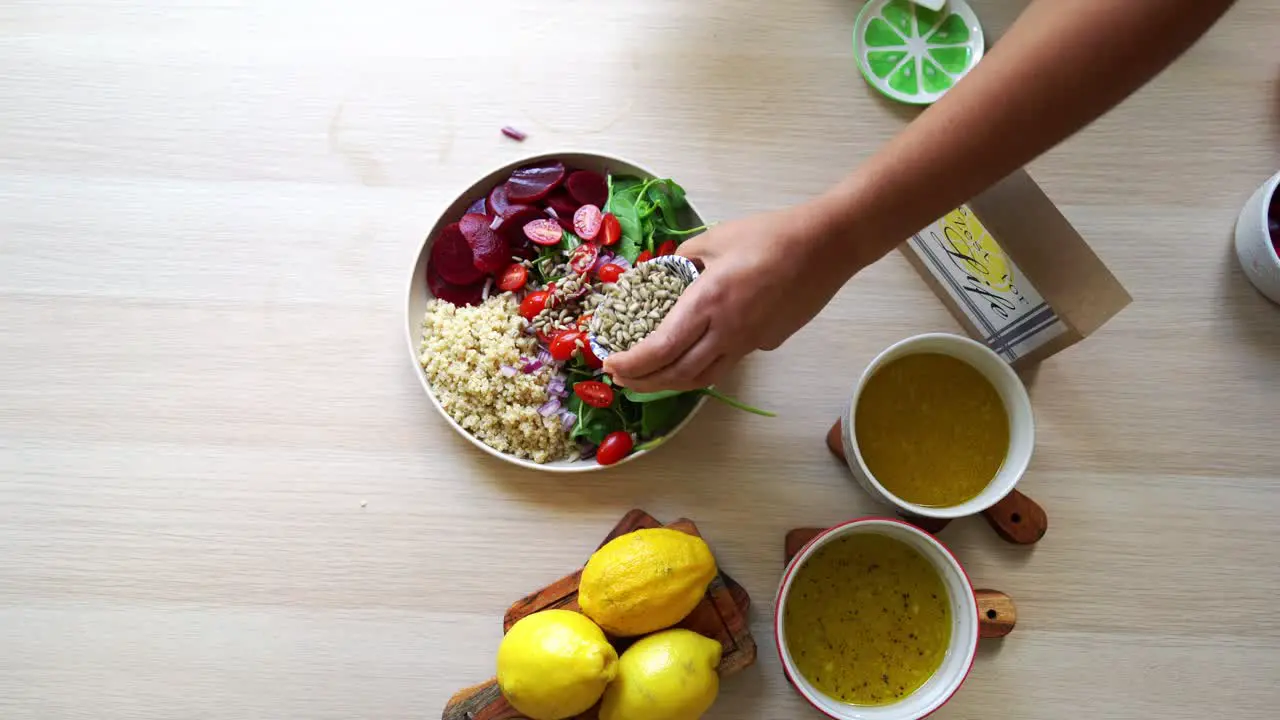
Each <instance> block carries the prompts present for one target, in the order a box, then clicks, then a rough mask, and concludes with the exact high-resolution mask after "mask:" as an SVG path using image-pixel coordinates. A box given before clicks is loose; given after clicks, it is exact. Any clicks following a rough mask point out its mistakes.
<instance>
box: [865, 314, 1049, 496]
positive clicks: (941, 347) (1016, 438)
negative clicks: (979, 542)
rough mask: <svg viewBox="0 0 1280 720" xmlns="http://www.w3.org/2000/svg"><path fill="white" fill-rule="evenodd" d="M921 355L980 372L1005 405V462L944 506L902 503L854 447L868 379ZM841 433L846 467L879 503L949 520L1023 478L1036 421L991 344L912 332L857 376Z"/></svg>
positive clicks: (1021, 389) (1024, 391)
mask: <svg viewBox="0 0 1280 720" xmlns="http://www.w3.org/2000/svg"><path fill="white" fill-rule="evenodd" d="M921 353H940V354H943V355H950V356H952V357H954V358H956V359H958V360H963V361H964V362H966V363H968V364H969V365H970V366H971V367H973V368H974V369H975V370H977V371H978V372H980V373H982V375H983V376H984V377H986V378H987V380H990V381H991V384H992V385H993V386H995V389H996V392H997V393H999V394H1000V400H1001V402H1003V403H1004V409H1005V412H1006V413H1007V414H1008V416H1009V452H1008V454H1007V455H1006V456H1005V460H1004V463H1003V464H1002V465H1001V466H1000V470H999V472H997V473H996V476H995V477H994V478H992V480H991V482H989V483H987V486H986V487H985V488H983V490H982V492H980V493H978V495H977V496H976V497H973V498H971V499H969V500H967V501H965V502H962V503H960V504H959V505H950V506H947V507H929V506H926V505H916V504H915V503H910V502H907V501H906V500H903V499H902V498H900V497H898V496H897V495H894V494H893V493H891V492H889V491H888V490H886V489H885V487H884V486H883V485H881V484H880V482H879V481H877V480H876V479H875V476H873V475H872V474H871V470H870V469H868V468H867V464H866V462H865V461H864V460H863V458H862V450H861V448H859V447H858V441H857V437H858V433H857V428H856V427H855V424H854V423H855V421H856V419H857V407H858V398H859V397H861V395H862V389H863V388H864V387H866V385H867V381H868V380H870V379H871V376H872V375H874V374H875V373H876V371H877V370H879V369H880V368H882V367H884V366H885V365H886V364H888V363H890V362H892V361H894V360H897V359H898V358H900V357H903V356H906V355H916V354H921ZM840 425H841V432H842V433H843V434H844V437H843V438H842V440H843V442H844V447H845V460H846V462H847V463H848V465H849V470H850V471H852V472H853V476H854V478H855V479H856V480H857V481H858V484H860V485H861V486H862V487H863V489H865V490H866V491H867V492H868V493H870V494H871V496H872V497H875V498H876V499H878V500H881V501H882V502H886V503H888V504H890V505H893V506H894V507H896V508H898V509H899V510H901V511H902V512H905V513H907V514H909V515H915V516H918V517H929V518H945V519H952V518H958V517H965V516H968V515H976V514H977V513H980V512H982V511H983V510H986V509H987V508H989V507H991V506H992V505H995V504H996V503H998V502H1000V501H1001V500H1003V499H1004V496H1005V495H1008V494H1009V491H1010V490H1013V488H1014V486H1015V485H1017V484H1018V481H1019V480H1020V479H1022V475H1023V473H1025V472H1026V470H1027V465H1028V464H1029V463H1030V462H1031V451H1032V449H1033V448H1034V447H1035V421H1034V419H1033V418H1032V415H1031V398H1029V397H1028V396H1027V388H1026V386H1024V385H1023V384H1022V380H1020V379H1019V378H1018V375H1017V373H1015V372H1014V371H1013V368H1011V367H1009V364H1008V363H1006V362H1005V361H1004V360H1002V359H1000V356H999V355H997V354H995V352H993V351H992V350H991V349H990V348H988V347H987V346H986V345H983V344H982V343H980V342H978V341H976V340H971V339H969V338H967V337H961V336H960V335H952V334H950V333H928V334H925V335H916V336H915V337H909V338H907V339H906V340H902V341H900V342H897V343H895V344H893V345H891V346H889V348H888V349H887V350H885V351H884V352H882V353H880V354H879V355H877V356H876V358H875V359H874V360H872V361H871V364H870V365H868V366H867V369H866V370H864V371H863V373H862V377H860V378H858V383H857V385H855V386H854V389H853V398H852V399H851V400H850V401H849V404H848V406H847V407H846V408H845V411H844V416H843V418H842V419H841V423H840Z"/></svg>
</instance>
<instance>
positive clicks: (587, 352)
mask: <svg viewBox="0 0 1280 720" xmlns="http://www.w3.org/2000/svg"><path fill="white" fill-rule="evenodd" d="M582 360H583V361H584V362H585V363H586V364H587V367H589V368H591V369H592V370H598V369H600V368H602V367H604V362H603V361H601V360H600V358H598V357H596V354H595V352H593V351H592V350H591V343H587V344H586V345H583V346H582Z"/></svg>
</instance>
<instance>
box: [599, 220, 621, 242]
mask: <svg viewBox="0 0 1280 720" xmlns="http://www.w3.org/2000/svg"><path fill="white" fill-rule="evenodd" d="M621 239H622V224H621V223H619V222H618V218H616V217H614V215H613V213H605V215H604V218H602V219H601V221H600V244H601V245H604V246H605V247H608V246H610V245H617V244H618V241H619V240H621Z"/></svg>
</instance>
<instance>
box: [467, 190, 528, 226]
mask: <svg viewBox="0 0 1280 720" xmlns="http://www.w3.org/2000/svg"><path fill="white" fill-rule="evenodd" d="M486 204H487V208H488V209H487V210H481V211H480V214H481V215H484V214H485V213H486V212H487V213H488V214H490V215H497V216H498V217H500V218H502V219H504V220H505V219H506V218H507V215H509V214H510V213H511V212H512V210H511V207H512V206H511V201H510V200H508V199H507V186H506V185H505V184H503V185H496V186H494V188H493V189H492V190H490V191H489V197H488V198H486ZM516 207H523V206H521V205H517V206H516ZM469 212H475V211H474V210H470V211H469Z"/></svg>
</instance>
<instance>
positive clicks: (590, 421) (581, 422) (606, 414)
mask: <svg viewBox="0 0 1280 720" xmlns="http://www.w3.org/2000/svg"><path fill="white" fill-rule="evenodd" d="M568 407H569V411H570V412H572V413H575V414H576V415H577V416H578V420H577V422H575V423H574V424H573V430H572V431H571V432H570V433H569V439H570V440H577V439H579V438H586V439H587V440H590V441H591V442H593V443H595V444H597V445H599V444H600V443H602V442H604V436H605V435H608V434H609V433H611V432H614V431H615V430H621V429H622V418H621V417H620V416H619V415H618V414H617V413H615V412H613V411H612V410H610V409H609V408H598V407H592V406H590V405H588V404H586V403H584V402H582V400H581V398H579V397H578V396H577V395H570V396H569V405H568Z"/></svg>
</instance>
